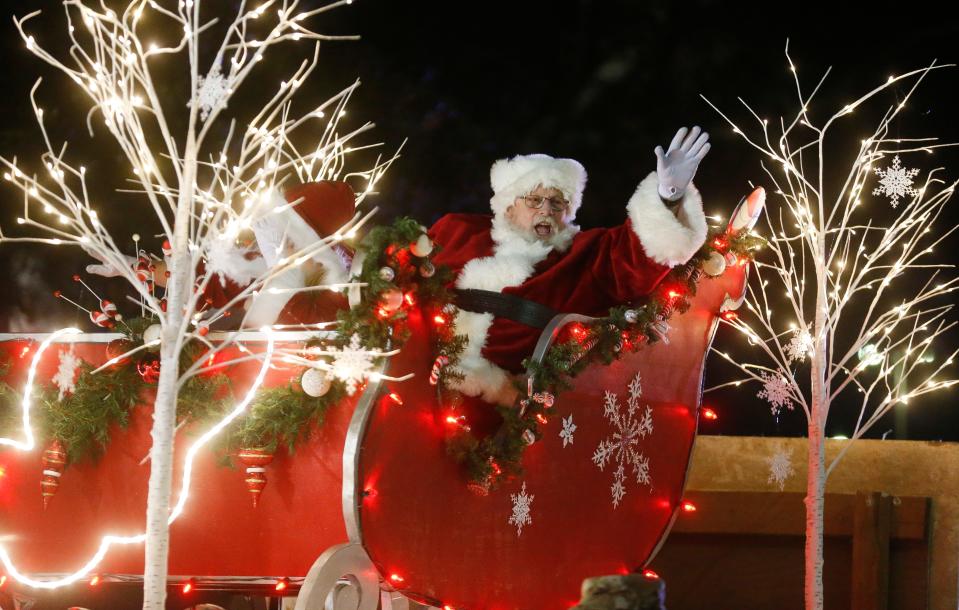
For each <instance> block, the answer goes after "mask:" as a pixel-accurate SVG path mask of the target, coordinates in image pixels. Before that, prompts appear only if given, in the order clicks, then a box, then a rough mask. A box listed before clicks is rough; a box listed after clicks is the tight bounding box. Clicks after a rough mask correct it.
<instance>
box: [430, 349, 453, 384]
mask: <svg viewBox="0 0 959 610" xmlns="http://www.w3.org/2000/svg"><path fill="white" fill-rule="evenodd" d="M449 363H450V359H449V358H447V357H446V356H443V355H440V356H437V357H436V360H434V361H433V370H431V371H430V385H436V384H438V383H439V382H440V373H441V372H442V370H443V367H445V366H446V365H447V364H449Z"/></svg>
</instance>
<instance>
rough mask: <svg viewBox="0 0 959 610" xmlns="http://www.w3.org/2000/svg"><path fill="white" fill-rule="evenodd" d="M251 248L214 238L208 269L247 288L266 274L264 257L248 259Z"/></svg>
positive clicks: (208, 258) (228, 240)
mask: <svg viewBox="0 0 959 610" xmlns="http://www.w3.org/2000/svg"><path fill="white" fill-rule="evenodd" d="M250 252H252V249H251V248H246V247H240V246H237V245H236V244H234V243H233V240H231V239H220V238H218V237H217V238H214V239H213V240H212V244H211V245H210V249H209V250H208V251H207V255H206V260H207V269H208V270H209V271H210V272H211V273H216V274H218V275H219V276H220V283H221V284H223V283H224V278H226V279H230V280H233V281H234V282H236V283H237V284H239V285H240V286H246V285H247V284H249V283H250V282H252V281H253V280H254V279H255V278H257V277H259V276H261V275H263V273H265V272H266V262H265V261H264V260H263V258H262V257H259V256H257V257H255V258H247V255H248V254H249V253H250Z"/></svg>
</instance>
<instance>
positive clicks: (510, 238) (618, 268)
mask: <svg viewBox="0 0 959 610" xmlns="http://www.w3.org/2000/svg"><path fill="white" fill-rule="evenodd" d="M708 140H709V136H708V134H706V133H705V132H703V131H702V130H701V129H700V128H699V127H693V128H692V129H686V128H682V129H680V130H679V131H678V132H677V133H676V135H675V136H674V137H673V139H672V142H671V143H670V145H669V147H668V148H667V150H665V151H664V150H663V149H662V147H656V149H655V151H654V152H655V156H656V171H654V172H651V173H650V174H649V175H648V176H646V178H645V179H643V180H642V181H641V182H640V183H639V186H638V187H637V188H636V191H635V193H634V194H633V195H632V197H630V199H629V201H628V202H627V203H626V221H625V222H624V223H623V224H621V225H619V226H616V227H612V228H597V229H589V230H586V231H581V230H580V228H579V227H578V226H577V225H576V224H575V218H576V212H577V210H578V209H579V207H580V204H581V202H582V196H583V189H584V188H585V186H586V171H585V169H584V168H583V166H582V165H581V164H580V163H579V162H577V161H574V160H573V159H557V158H553V157H550V156H548V155H542V154H533V155H518V156H515V157H512V158H509V159H501V160H499V161H496V162H495V163H494V164H493V166H492V168H491V170H490V183H491V186H492V189H493V197H492V198H491V200H490V203H491V207H492V212H493V213H492V215H485V214H447V215H445V216H443V217H442V218H440V219H439V221H437V222H436V224H434V225H433V227H432V228H430V229H429V231H428V235H429V237H430V239H431V240H432V241H433V242H435V243H436V244H437V245H438V246H439V247H440V248H439V251H438V252H437V254H436V255H435V256H434V258H433V261H434V263H436V264H440V265H446V266H448V267H449V268H451V269H452V270H453V272H454V277H455V278H456V279H455V282H454V286H453V288H454V291H455V294H456V304H457V306H458V308H459V312H458V314H457V316H456V319H455V322H454V323H455V331H456V333H457V334H461V335H465V336H466V337H467V343H466V346H465V349H464V351H463V353H462V356H461V360H460V363H459V369H460V372H461V373H462V374H463V375H462V379H461V380H459V381H457V382H454V383H455V384H456V389H457V390H459V391H460V392H462V393H463V394H464V395H466V396H472V397H477V398H479V399H481V400H483V401H486V402H490V403H498V404H504V405H509V404H513V402H514V401H515V398H516V389H515V384H514V383H513V377H514V376H515V375H518V374H521V373H523V367H522V361H523V359H525V358H527V357H528V356H529V355H530V354H531V353H532V351H533V348H534V346H535V344H536V341H537V340H538V338H539V335H540V332H541V330H542V329H543V328H544V327H545V326H546V325H547V324H548V323H549V321H550V320H551V319H552V317H553V316H555V315H557V314H559V313H579V314H584V315H588V316H602V315H605V314H606V313H607V312H608V310H609V309H610V308H611V307H615V306H617V305H622V304H625V303H629V302H632V301H635V300H636V299H638V298H640V297H642V296H644V295H646V294H649V293H650V292H652V290H653V289H654V288H655V287H656V285H657V284H658V283H659V282H660V281H661V280H662V279H663V278H664V277H665V276H666V274H667V273H668V272H669V270H670V268H671V267H673V266H675V265H679V264H682V263H685V262H686V261H687V260H689V258H690V257H692V255H693V254H695V253H696V252H697V251H698V250H699V248H700V246H701V245H702V244H703V242H704V240H705V238H706V232H707V226H706V218H705V215H704V213H703V206H702V199H701V197H700V195H699V192H698V190H697V189H696V187H695V186H694V185H693V184H692V179H693V177H694V175H695V174H696V170H697V168H698V167H699V163H700V162H701V161H702V159H703V158H704V157H705V156H706V154H707V153H708V152H709V148H710V144H709V142H708ZM353 202H354V198H353V196H352V191H350V190H349V187H348V186H346V185H345V184H344V183H342V182H320V183H311V184H308V185H301V186H299V187H296V188H295V189H290V190H288V191H287V192H286V194H285V197H284V198H278V200H277V206H282V207H283V209H284V213H283V214H267V215H265V216H264V219H263V221H262V222H260V223H258V224H257V225H256V226H254V230H255V233H256V238H257V242H258V244H259V248H260V251H261V252H262V253H263V257H264V258H265V259H266V263H267V264H268V265H269V264H270V263H271V260H272V259H273V258H275V257H277V256H278V253H280V252H283V251H284V250H285V249H297V248H305V247H307V246H309V245H310V243H312V242H314V241H315V240H317V239H320V238H321V237H324V236H326V235H329V234H330V233H332V231H333V230H335V229H336V228H338V227H339V226H340V224H342V222H343V221H345V220H346V219H349V218H351V217H352V216H353V211H354V210H353ZM288 204H290V205H288ZM331 219H332V220H331ZM331 223H332V224H331ZM338 223H339V224H338ZM271 257H272V258H271ZM348 260H349V256H348V253H347V252H345V251H328V252H327V253H326V254H325V255H324V256H323V257H322V258H320V259H318V260H315V261H313V264H312V268H313V271H312V272H310V271H309V270H307V271H305V272H304V270H303V269H301V268H294V269H291V270H288V271H287V272H284V273H283V274H281V275H280V276H279V277H277V278H276V279H274V280H273V284H272V287H274V288H279V290H264V291H261V295H260V296H259V297H258V299H257V300H255V301H254V302H253V303H252V306H251V307H250V311H249V314H248V315H247V323H248V324H249V323H251V320H252V323H254V324H255V325H259V324H263V323H270V322H273V321H278V322H281V323H292V322H301V323H302V322H310V321H319V320H322V319H331V317H332V316H331V315H330V314H331V312H332V310H333V309H335V308H336V307H341V306H345V304H344V302H343V300H342V299H341V298H340V296H339V295H333V294H330V293H325V294H324V295H323V296H321V297H320V298H319V299H317V298H316V297H315V296H312V295H310V294H309V293H302V292H300V293H298V291H299V290H300V289H302V288H304V287H307V286H308V285H310V284H313V283H317V280H316V277H324V279H323V280H322V283H327V284H329V283H331V282H336V281H345V280H346V278H348V277H349V272H348V265H349V262H348ZM227 275H229V274H227ZM310 275H313V276H315V277H314V278H313V279H312V281H311V278H310ZM234 279H237V278H234ZM239 283H240V284H242V281H241V282H239Z"/></svg>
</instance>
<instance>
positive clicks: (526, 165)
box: [489, 155, 586, 218]
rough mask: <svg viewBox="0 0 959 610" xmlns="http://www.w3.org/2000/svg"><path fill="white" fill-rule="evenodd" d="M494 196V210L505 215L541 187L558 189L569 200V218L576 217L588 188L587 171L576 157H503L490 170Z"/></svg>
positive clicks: (497, 213)
mask: <svg viewBox="0 0 959 610" xmlns="http://www.w3.org/2000/svg"><path fill="white" fill-rule="evenodd" d="M489 176H490V184H491V185H492V187H493V197H492V198H491V199H490V205H491V207H492V208H493V213H494V214H496V215H499V214H502V213H503V212H505V211H506V209H507V208H508V207H509V206H511V205H513V202H514V201H515V200H516V198H517V197H522V196H524V195H527V194H529V193H530V191H533V190H535V189H536V187H538V186H543V187H546V188H556V189H559V190H560V191H562V192H563V196H564V197H566V199H568V200H569V212H568V214H567V216H568V217H569V218H575V217H576V210H578V209H579V204H580V203H581V202H582V199H583V189H584V188H585V187H586V170H585V169H584V168H583V166H582V164H581V163H580V162H579V161H576V160H574V159H554V158H553V157H550V156H549V155H516V156H515V157H513V158H512V159H500V160H499V161H497V162H496V163H494V164H493V167H492V168H490V172H489Z"/></svg>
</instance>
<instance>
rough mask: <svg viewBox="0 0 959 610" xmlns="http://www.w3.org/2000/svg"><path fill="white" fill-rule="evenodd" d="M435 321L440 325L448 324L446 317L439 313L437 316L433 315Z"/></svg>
mask: <svg viewBox="0 0 959 610" xmlns="http://www.w3.org/2000/svg"><path fill="white" fill-rule="evenodd" d="M433 321H434V322H436V323H437V324H438V325H440V326H442V325H443V324H446V318H444V317H443V316H441V315H439V314H436V315H435V316H433Z"/></svg>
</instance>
